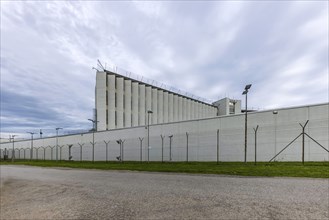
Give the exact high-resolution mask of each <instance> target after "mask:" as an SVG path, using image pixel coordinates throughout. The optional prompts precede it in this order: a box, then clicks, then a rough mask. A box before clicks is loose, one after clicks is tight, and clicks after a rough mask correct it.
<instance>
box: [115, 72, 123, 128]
mask: <svg viewBox="0 0 329 220" xmlns="http://www.w3.org/2000/svg"><path fill="white" fill-rule="evenodd" d="M116 83H117V92H116V94H117V99H116V106H117V109H116V116H117V118H116V121H117V124H116V128H122V127H123V92H124V91H123V78H122V77H116Z"/></svg>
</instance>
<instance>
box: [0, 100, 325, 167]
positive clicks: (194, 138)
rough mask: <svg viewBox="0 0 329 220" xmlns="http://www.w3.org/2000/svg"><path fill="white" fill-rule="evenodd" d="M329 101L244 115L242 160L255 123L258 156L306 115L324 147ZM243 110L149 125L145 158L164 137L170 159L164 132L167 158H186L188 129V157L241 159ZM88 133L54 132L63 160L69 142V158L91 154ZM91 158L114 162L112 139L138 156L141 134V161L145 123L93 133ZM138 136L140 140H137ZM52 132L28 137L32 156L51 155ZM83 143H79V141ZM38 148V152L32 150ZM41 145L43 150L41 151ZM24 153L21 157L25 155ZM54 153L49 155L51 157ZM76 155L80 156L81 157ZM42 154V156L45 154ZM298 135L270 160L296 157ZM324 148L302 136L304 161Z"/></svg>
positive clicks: (18, 149)
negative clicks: (246, 116)
mask: <svg viewBox="0 0 329 220" xmlns="http://www.w3.org/2000/svg"><path fill="white" fill-rule="evenodd" d="M328 107H329V104H328V103H325V104H319V105H312V106H303V107H294V108H285V109H275V113H277V114H273V113H274V111H273V110H268V111H259V112H253V113H249V114H248V132H247V135H248V136H247V137H248V148H247V161H254V156H255V133H254V130H253V128H255V127H256V126H257V125H258V126H259V129H258V133H257V160H258V161H269V160H270V159H271V158H273V157H274V156H275V155H276V154H277V153H278V152H280V151H281V150H282V149H283V148H284V147H286V146H287V145H288V144H289V143H290V142H291V141H292V140H294V139H295V138H296V137H297V136H299V135H300V134H301V132H302V129H301V126H300V125H299V123H301V124H303V125H304V124H305V123H306V121H307V120H309V122H308V124H307V126H306V129H305V132H306V133H307V134H308V135H310V136H311V137H312V138H313V139H314V140H316V141H317V142H318V143H320V144H321V145H322V146H323V147H324V148H326V149H329V146H328V144H329V141H328V133H329V118H328V114H329V111H328ZM244 117H245V115H244V114H237V115H228V116H216V117H212V118H205V119H194V120H188V121H182V122H173V123H163V124H156V125H151V126H150V146H151V149H150V160H151V161H161V158H162V157H161V156H162V142H161V137H160V135H163V136H165V139H164V146H163V148H164V151H163V152H164V160H165V161H169V148H170V145H169V136H171V135H173V137H172V146H171V147H172V160H173V161H185V160H186V156H187V155H186V152H187V151H186V146H187V145H186V144H187V139H186V132H187V133H188V134H189V136H188V137H189V141H188V142H189V155H188V157H189V161H216V159H217V153H218V156H219V160H220V161H243V160H244V119H245V118H244ZM217 131H219V137H218V140H219V143H218V146H219V148H218V149H219V151H217ZM92 136H93V134H92V133H85V134H77V135H67V136H59V137H58V143H59V145H60V149H61V152H62V153H61V155H62V157H61V158H62V159H64V160H67V159H68V145H70V144H73V147H72V154H71V155H72V159H73V160H75V161H79V160H80V159H82V160H89V161H90V160H91V159H92V145H91V143H90V142H92ZM94 137H95V142H96V144H95V160H98V161H105V160H106V154H105V152H106V148H105V147H106V145H105V143H104V141H110V144H109V146H108V147H109V148H108V150H109V151H108V155H107V158H108V160H112V161H115V160H116V157H117V156H119V154H120V152H119V149H120V148H119V145H118V144H117V143H116V140H118V139H122V140H124V141H125V142H124V155H125V156H124V158H125V160H130V161H139V160H140V139H143V142H142V152H143V161H145V160H146V158H147V141H146V140H147V129H145V126H138V127H130V128H122V129H114V130H111V131H102V132H96V133H95V135H94ZM139 138H140V139H139ZM55 144H56V137H51V138H43V139H35V140H34V141H33V146H34V150H33V158H34V159H36V158H37V157H38V159H44V158H45V159H49V160H50V159H53V160H55V154H54V152H55ZM79 144H80V145H82V144H84V145H83V147H82V148H80V145H79ZM12 146H13V145H12V143H1V145H0V149H1V158H3V155H4V151H5V149H6V151H7V152H8V151H9V158H11V152H12V151H11V149H12ZM30 147H31V140H25V141H17V142H15V158H21V159H23V158H25V159H29V158H30ZM37 149H38V151H37ZM44 150H45V151H44ZM24 153H25V157H24ZM52 155H53V156H52ZM80 155H81V156H82V157H81V158H80ZM44 156H45V157H44ZM301 159H302V137H301V136H299V138H298V139H297V140H296V141H295V142H293V143H292V144H291V145H290V146H289V147H288V148H287V149H286V150H284V151H283V152H282V153H281V154H280V155H279V156H278V157H277V158H276V159H275V160H278V161H301ZM328 160H329V153H328V152H327V151H326V150H324V149H323V148H322V147H320V146H319V145H317V144H316V143H315V142H314V141H312V140H311V139H310V138H309V137H308V136H306V135H305V161H328Z"/></svg>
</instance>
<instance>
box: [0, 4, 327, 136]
mask: <svg viewBox="0 0 329 220" xmlns="http://www.w3.org/2000/svg"><path fill="white" fill-rule="evenodd" d="M0 4H1V84H0V85H1V94H0V95H1V116H0V119H1V138H8V135H9V134H18V135H19V136H20V137H21V138H26V137H27V136H28V135H29V134H27V133H26V132H36V133H38V132H39V129H42V130H43V133H44V136H47V135H54V133H55V128H56V127H62V128H64V129H63V130H60V132H65V131H66V132H68V131H74V130H88V129H90V128H91V127H92V124H91V122H89V121H88V120H87V119H88V118H92V115H93V108H94V103H95V102H94V91H95V74H96V72H95V70H94V69H92V67H97V60H100V61H101V62H102V64H103V65H106V66H107V67H108V68H113V67H115V66H117V67H120V68H123V69H126V70H128V71H131V72H133V73H135V74H138V75H141V76H144V77H147V78H150V79H156V80H157V81H159V82H162V83H165V84H167V85H170V86H173V87H176V88H179V89H180V90H183V91H186V92H189V93H192V94H194V95H197V96H200V97H203V98H206V99H209V100H213V101H216V100H218V99H220V98H224V97H230V98H234V99H241V100H242V104H243V105H244V96H242V94H241V93H242V91H243V89H244V86H245V85H246V84H252V87H251V89H250V92H249V93H248V106H249V107H250V108H252V109H256V110H265V109H274V108H281V107H291V106H300V105H308V104H317V103H324V102H328V93H329V91H328V81H329V79H328V75H329V73H328V66H329V64H328V62H329V61H328V60H329V55H328V54H329V53H328V38H329V37H328V36H329V33H328V26H329V24H328V20H329V18H328V11H329V7H328V1H145V2H143V1H123V2H121V1H1V2H0Z"/></svg>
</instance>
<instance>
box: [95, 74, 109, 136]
mask: <svg viewBox="0 0 329 220" xmlns="http://www.w3.org/2000/svg"><path fill="white" fill-rule="evenodd" d="M95 93H96V99H95V102H96V103H95V104H96V114H97V121H99V122H98V123H97V130H98V131H102V130H106V128H107V125H106V117H107V115H106V73H105V72H97V73H96V91H95Z"/></svg>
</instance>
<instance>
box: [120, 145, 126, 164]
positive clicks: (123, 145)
mask: <svg viewBox="0 0 329 220" xmlns="http://www.w3.org/2000/svg"><path fill="white" fill-rule="evenodd" d="M124 142H125V140H121V150H122V160H121V163H123V157H124V150H123V149H124V148H123V146H124V145H123V144H124Z"/></svg>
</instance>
